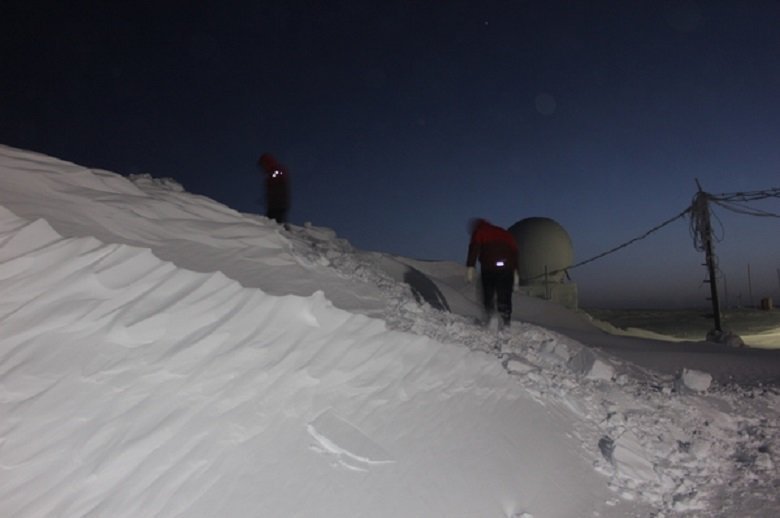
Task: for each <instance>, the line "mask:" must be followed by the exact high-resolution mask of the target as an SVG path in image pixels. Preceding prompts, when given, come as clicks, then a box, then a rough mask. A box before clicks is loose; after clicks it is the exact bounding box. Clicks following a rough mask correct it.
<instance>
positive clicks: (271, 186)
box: [258, 153, 290, 210]
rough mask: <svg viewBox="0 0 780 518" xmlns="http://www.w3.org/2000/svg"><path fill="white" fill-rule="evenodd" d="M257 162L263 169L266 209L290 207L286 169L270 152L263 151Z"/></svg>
mask: <svg viewBox="0 0 780 518" xmlns="http://www.w3.org/2000/svg"><path fill="white" fill-rule="evenodd" d="M258 163H259V164H260V165H261V166H262V167H263V169H264V170H265V204H266V209H268V210H287V209H289V208H290V187H289V179H288V177H287V169H286V168H285V167H284V166H283V165H282V164H280V163H279V162H277V160H276V158H274V156H273V155H271V154H270V153H263V155H262V156H261V157H260V160H258Z"/></svg>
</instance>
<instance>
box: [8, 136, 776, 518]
mask: <svg viewBox="0 0 780 518" xmlns="http://www.w3.org/2000/svg"><path fill="white" fill-rule="evenodd" d="M0 169H2V171H0V173H2V174H0V204H2V205H4V206H6V207H8V208H10V209H12V210H13V212H14V213H15V214H16V215H14V214H12V213H11V212H9V211H7V210H4V209H2V207H0V292H2V293H3V299H2V300H1V301H0V324H1V325H2V328H0V330H1V332H0V415H2V419H0V470H2V473H3V475H2V477H0V515H3V516H5V515H8V516H21V517H32V516H48V515H53V516H71V515H75V516H82V515H90V514H91V515H95V516H112V517H114V516H165V517H169V516H188V517H191V516H196V517H198V516H214V515H218V514H221V515H228V516H257V515H266V516H293V515H299V516H323V517H330V516H334V517H335V516H357V515H371V516H379V517H382V516H513V515H519V516H537V518H538V517H540V516H590V515H599V516H602V517H607V518H611V517H618V516H621V517H622V516H647V515H648V514H649V513H650V511H652V512H654V513H655V514H656V516H657V517H658V518H660V517H662V516H667V515H669V516H672V515H673V516H702V515H711V514H713V513H715V514H717V512H716V510H719V511H718V512H721V513H722V514H725V515H749V516H775V515H776V514H777V512H778V511H780V504H778V501H777V496H776V488H777V487H778V485H779V484H780V480H778V475H777V470H776V455H777V454H776V452H777V451H780V444H779V441H780V434H778V433H777V430H778V415H780V400H779V398H778V394H777V391H776V388H775V387H763V386H760V385H757V386H752V387H749V388H748V387H744V386H743V387H740V386H731V385H724V384H723V383H712V384H710V383H709V382H708V383H701V381H702V380H706V381H709V380H708V376H707V375H706V373H701V374H700V375H697V376H695V378H696V380H697V381H699V383H691V382H687V384H686V382H685V380H681V379H678V378H676V377H675V376H663V375H659V374H656V373H654V372H651V371H648V370H646V369H644V368H642V367H640V366H639V365H636V364H634V363H631V362H628V361H620V360H617V359H615V358H612V357H609V356H607V355H605V354H604V353H602V352H600V351H599V350H597V349H594V348H592V347H589V346H585V345H583V344H582V343H580V342H578V341H577V340H574V339H572V338H569V337H567V336H564V335H561V334H559V333H557V332H555V331H552V330H550V329H547V328H544V327H539V326H537V325H532V324H529V323H525V322H522V318H523V315H522V312H520V311H517V312H516V317H517V318H518V319H519V320H518V321H515V322H513V323H512V327H511V328H510V329H509V330H507V331H503V332H501V333H497V332H495V331H489V330H486V329H485V328H483V327H481V326H479V325H477V324H476V323H475V321H474V316H475V315H476V314H478V313H479V308H478V305H477V304H476V302H475V298H474V297H473V296H469V295H468V294H463V293H459V291H458V290H459V288H456V287H454V286H455V285H456V284H457V285H458V286H460V285H462V270H463V268H462V266H457V268H454V270H453V272H454V273H453V275H455V276H457V279H458V281H457V283H456V282H454V281H453V283H452V285H447V283H446V282H440V280H439V279H438V278H437V279H436V282H435V283H434V282H433V281H431V278H432V277H433V274H432V273H431V272H428V271H426V272H423V271H422V270H425V269H426V267H428V266H425V265H423V264H422V263H419V262H417V263H415V262H414V261H411V260H405V259H403V258H394V257H391V256H387V255H384V254H380V253H375V252H364V251H360V250H357V249H354V248H353V247H352V246H351V245H350V244H349V243H348V242H347V241H346V240H343V239H339V238H338V237H337V235H336V233H335V232H334V231H332V230H329V229H324V228H318V227H315V226H312V225H304V226H303V227H298V226H290V227H289V229H283V228H282V227H280V226H278V225H275V224H274V223H272V222H269V221H268V220H266V219H265V218H263V217H261V216H253V215H245V214H239V213H237V212H235V211H232V210H231V209H229V208H227V207H224V206H222V205H220V204H218V203H216V202H214V201H213V200H209V199H208V198H204V197H201V196H194V195H192V194H189V193H187V192H186V191H185V190H184V189H183V187H181V186H180V185H178V184H176V183H175V182H174V181H171V180H157V179H153V178H151V177H148V176H137V177H134V178H132V181H129V180H128V179H125V178H122V177H120V176H118V175H115V174H113V173H109V172H103V171H92V170H88V169H85V168H81V167H79V166H76V165H74V164H68V163H66V162H61V161H57V160H55V159H52V158H49V157H45V156H42V155H36V154H34V153H27V152H21V151H18V150H13V149H11V148H6V147H2V146H0ZM17 216H22V217H17ZM52 227H54V228H52ZM429 267H430V268H432V269H434V270H435V269H438V268H441V267H440V266H439V265H434V266H429ZM447 268H449V267H447ZM197 272H200V273H197ZM428 273H430V275H428ZM447 275H449V273H448V274H447ZM448 309H449V310H451V311H448ZM345 310H346V311H345ZM368 317H372V318H368ZM681 367H682V366H681ZM355 477H362V478H355ZM475 481H481V482H477V483H475ZM608 484H609V487H610V488H611V489H607V485H608ZM551 487H555V488H558V489H556V490H555V491H551V490H550V488H551ZM561 492H563V493H565V495H561V494H560V493H561ZM626 506H629V507H626ZM632 506H637V507H632ZM369 511H370V512H369ZM762 513H764V514H762Z"/></svg>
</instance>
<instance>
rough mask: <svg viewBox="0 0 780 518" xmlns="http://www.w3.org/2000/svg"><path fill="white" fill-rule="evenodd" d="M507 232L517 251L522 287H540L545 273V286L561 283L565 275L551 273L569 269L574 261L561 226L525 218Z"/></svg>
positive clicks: (538, 219)
mask: <svg viewBox="0 0 780 518" xmlns="http://www.w3.org/2000/svg"><path fill="white" fill-rule="evenodd" d="M509 232H511V233H512V235H513V236H514V237H515V240H516V241H517V246H518V248H519V249H520V251H519V254H518V269H519V270H520V283H521V284H523V285H529V284H543V283H544V282H545V272H547V274H548V275H547V279H546V280H547V282H555V283H561V282H563V281H564V279H565V276H566V274H565V272H563V271H560V272H557V273H552V272H555V271H556V270H562V269H564V268H567V267H569V266H571V265H572V262H573V260H574V248H573V247H572V244H571V238H570V237H569V234H568V233H567V232H566V230H564V228H563V227H562V226H560V225H559V224H558V223H557V222H556V221H554V220H552V219H550V218H526V219H523V220H520V221H518V222H517V223H515V224H514V225H512V226H511V227H509Z"/></svg>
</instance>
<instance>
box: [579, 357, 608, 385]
mask: <svg viewBox="0 0 780 518" xmlns="http://www.w3.org/2000/svg"><path fill="white" fill-rule="evenodd" d="M586 377H587V378H589V379H592V380H603V381H610V380H612V379H613V378H614V377H615V368H614V367H612V365H610V364H608V363H606V362H604V361H602V360H598V359H597V360H596V361H594V362H593V365H592V366H591V367H590V371H589V372H588V374H587V376H586Z"/></svg>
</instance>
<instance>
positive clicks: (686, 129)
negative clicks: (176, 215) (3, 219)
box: [0, 0, 780, 306]
mask: <svg viewBox="0 0 780 518" xmlns="http://www.w3.org/2000/svg"><path fill="white" fill-rule="evenodd" d="M104 4H110V5H104ZM140 4H142V5H141V6H139V5H138V4H137V3H131V2H121V3H120V2H110V3H102V2H28V1H24V2H19V1H16V0H13V1H10V2H4V3H3V5H2V7H0V29H2V30H1V31H0V45H1V46H2V49H1V50H2V52H1V53H0V64H1V65H2V71H3V72H2V74H0V94H1V95H2V98H1V99H0V142H2V143H4V144H8V145H12V146H17V147H22V148H26V149H31V150H35V151H40V152H44V153H48V154H52V155H55V156H57V157H60V158H63V159H66V160H70V161H73V162H77V163H80V164H83V165H87V166H92V167H97V168H103V169H108V170H112V171H116V172H120V173H123V174H127V173H149V174H151V175H153V176H165V177H173V178H175V179H176V180H178V181H179V182H180V183H182V184H183V185H184V186H185V188H186V189H187V190H189V191H191V192H195V193H199V194H205V195H208V196H210V197H212V198H215V199H217V200H219V201H221V202H223V203H225V204H227V205H229V206H231V207H234V208H236V209H238V210H241V211H245V212H260V213H262V212H263V207H262V205H261V204H260V203H259V202H260V200H262V196H263V191H262V189H263V184H262V182H261V178H260V176H259V174H258V173H257V169H256V165H255V163H256V160H257V157H258V156H259V155H260V153H262V152H263V151H271V152H273V153H274V154H275V155H277V156H278V158H279V159H280V160H281V161H282V162H283V163H285V164H286V165H287V166H288V168H289V169H290V173H291V178H292V187H293V209H292V211H291V214H290V217H291V220H292V222H293V223H298V224H301V223H304V222H306V221H310V222H312V223H313V224H315V225H319V226H327V227H330V228H333V229H334V230H336V232H337V233H338V234H339V235H340V236H342V237H345V238H347V239H348V240H350V241H351V242H352V243H353V244H354V245H355V246H357V247H359V248H363V249H369V250H378V251H383V252H390V253H397V254H401V255H405V256H410V257H417V258H425V259H450V260H455V261H459V262H460V261H463V260H464V259H465V252H466V241H467V239H468V236H467V235H466V231H465V228H466V221H467V220H468V219H469V218H470V217H473V216H482V217H485V218H487V219H490V220H492V221H493V222H494V223H497V224H500V225H504V226H509V225H511V224H512V223H514V222H516V221H518V220H520V219H522V218H525V217H529V216H545V217H551V218H553V219H555V220H557V221H558V222H559V223H561V224H562V225H563V226H564V227H565V228H566V229H567V230H568V232H569V234H570V235H571V237H572V240H573V242H574V248H575V260H577V261H579V260H582V259H586V258H588V257H591V256H594V255H596V254H598V253H601V252H603V251H605V250H607V249H610V248H612V247H613V246H615V245H617V244H620V243H621V242H624V241H627V240H629V239H631V238H634V237H636V236H638V235H640V234H642V233H643V232H645V231H646V230H648V229H649V228H651V227H653V226H655V225H656V224H658V223H660V222H661V221H664V220H666V219H667V218H669V217H672V216H674V215H675V214H677V213H679V212H680V211H681V210H683V209H684V208H685V207H687V206H688V204H689V203H690V201H691V198H692V196H693V195H694V194H695V190H696V185H695V181H694V179H695V178H698V179H699V180H700V181H701V183H702V185H703V186H704V188H705V189H706V190H708V191H710V192H713V193H720V192H734V191H752V190H760V189H764V188H770V187H777V186H778V184H780V174H779V170H780V167H779V164H780V144H778V137H780V96H779V95H778V92H780V31H778V30H777V28H778V27H780V3H778V2H775V1H754V2H751V1H740V2H736V1H732V2H721V1H701V2H695V1H692V0H691V1H686V0H681V1H670V2H663V1H631V0H617V1H605V2H570V1H566V2H556V1H541V0H540V1H534V0H529V1H521V0H514V1H492V0H488V1H483V2H474V1H459V0H452V1H444V0H441V1H423V0H414V1H413V0H397V1H394V0H387V1H381V2H372V1H367V0H345V1H327V2H313V1H312V2H300V1H273V2H264V1H253V2H249V1H247V2H219V3H217V2H214V3H212V4H213V5H210V6H208V5H207V6H200V7H197V8H195V7H191V5H194V4H192V3H191V2H183V1H176V2H164V1H163V2H148V3H143V2H142V3H140ZM773 201H774V202H777V203H769V204H765V205H763V207H764V208H766V209H767V210H770V211H774V212H780V202H778V200H777V199H775V200H773ZM719 216H720V218H721V223H722V227H723V233H722V234H723V235H722V236H721V237H723V240H722V241H721V242H719V243H718V245H717V246H718V249H717V251H718V253H719V255H720V256H721V268H722V269H723V271H724V275H725V276H726V278H727V284H728V285H729V290H730V291H731V294H730V297H731V299H732V300H731V302H732V303H735V302H736V300H737V299H736V297H737V293H740V294H742V295H743V299H742V301H743V302H746V301H747V298H748V292H749V290H750V288H752V290H753V292H754V297H755V298H756V299H758V298H759V297H760V296H765V294H766V295H774V296H775V298H776V299H780V290H779V289H778V278H777V277H778V274H777V268H780V240H778V239H777V236H778V231H779V230H780V220H778V219H776V218H751V217H749V216H742V215H736V214H730V213H725V214H720V213H719ZM701 262H702V257H701V254H700V253H698V252H696V251H695V250H694V249H693V243H692V239H691V238H690V236H689V233H688V227H687V222H686V221H679V222H677V223H675V224H672V225H670V226H669V227H666V228H664V229H663V230H662V231H660V232H658V233H656V234H654V235H653V236H651V237H650V238H648V239H646V240H644V241H642V242H640V243H638V244H636V245H634V246H632V247H630V248H628V249H626V250H625V251H622V252H619V253H617V254H614V255H612V256H609V257H608V258H605V259H603V260H600V261H597V262H594V263H592V264H591V265H588V266H584V267H582V268H580V269H575V270H573V271H572V272H571V273H572V277H573V279H574V280H575V281H576V282H577V283H578V284H579V285H580V293H581V301H582V303H583V304H585V305H614V304H619V303H625V304H628V305H632V306H638V305H640V306H641V305H659V304H660V305H664V304H670V305H690V304H699V303H702V304H706V301H705V300H704V298H705V297H706V296H707V291H706V287H705V286H703V285H702V284H701V280H702V279H703V278H704V277H705V272H704V269H703V268H702V267H701ZM748 265H750V268H751V276H752V278H751V281H752V282H751V285H750V286H749V285H748V284H747V274H746V272H747V266H748Z"/></svg>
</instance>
